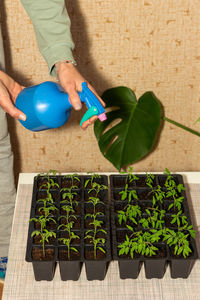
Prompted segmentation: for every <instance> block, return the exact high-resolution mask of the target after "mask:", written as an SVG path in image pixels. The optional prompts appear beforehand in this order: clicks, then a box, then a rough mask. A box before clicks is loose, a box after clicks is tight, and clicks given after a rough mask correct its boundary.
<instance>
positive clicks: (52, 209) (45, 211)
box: [38, 205, 58, 218]
mask: <svg viewBox="0 0 200 300" xmlns="http://www.w3.org/2000/svg"><path fill="white" fill-rule="evenodd" d="M55 210H58V208H57V207H55V206H54V205H51V206H50V205H49V206H46V207H45V206H42V207H40V208H39V209H38V211H39V212H42V213H43V215H44V217H45V218H47V217H48V216H49V215H51V212H55Z"/></svg>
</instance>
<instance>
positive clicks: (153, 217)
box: [139, 207, 165, 229]
mask: <svg viewBox="0 0 200 300" xmlns="http://www.w3.org/2000/svg"><path fill="white" fill-rule="evenodd" d="M145 212H146V214H147V217H145V218H142V219H140V221H139V223H140V224H141V225H142V227H143V228H150V227H152V228H157V229H158V228H163V225H164V223H165V222H164V216H165V210H163V209H162V210H159V209H158V207H153V208H151V207H149V208H148V209H146V210H145Z"/></svg>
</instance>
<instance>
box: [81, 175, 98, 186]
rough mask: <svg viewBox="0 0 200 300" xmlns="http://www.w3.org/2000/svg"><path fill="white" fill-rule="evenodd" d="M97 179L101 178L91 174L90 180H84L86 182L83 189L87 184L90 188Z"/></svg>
mask: <svg viewBox="0 0 200 300" xmlns="http://www.w3.org/2000/svg"><path fill="white" fill-rule="evenodd" d="M97 178H101V175H99V174H92V175H91V178H89V179H87V180H86V182H85V184H84V188H86V187H87V185H88V184H89V183H90V184H91V186H92V185H93V183H94V182H95V179H97Z"/></svg>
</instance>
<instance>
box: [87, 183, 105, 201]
mask: <svg viewBox="0 0 200 300" xmlns="http://www.w3.org/2000/svg"><path fill="white" fill-rule="evenodd" d="M107 189H108V187H107V186H106V185H104V184H99V183H97V182H93V183H92V188H91V189H90V190H88V193H91V192H92V191H94V192H95V197H97V196H98V194H99V192H100V191H103V190H107Z"/></svg>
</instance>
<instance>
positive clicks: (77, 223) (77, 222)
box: [59, 217, 81, 229]
mask: <svg viewBox="0 0 200 300" xmlns="http://www.w3.org/2000/svg"><path fill="white" fill-rule="evenodd" d="M73 220H74V219H73ZM59 223H60V224H67V220H66V219H65V218H61V219H60V222H59ZM79 228H81V218H80V217H77V219H76V220H74V224H73V229H79Z"/></svg>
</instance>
